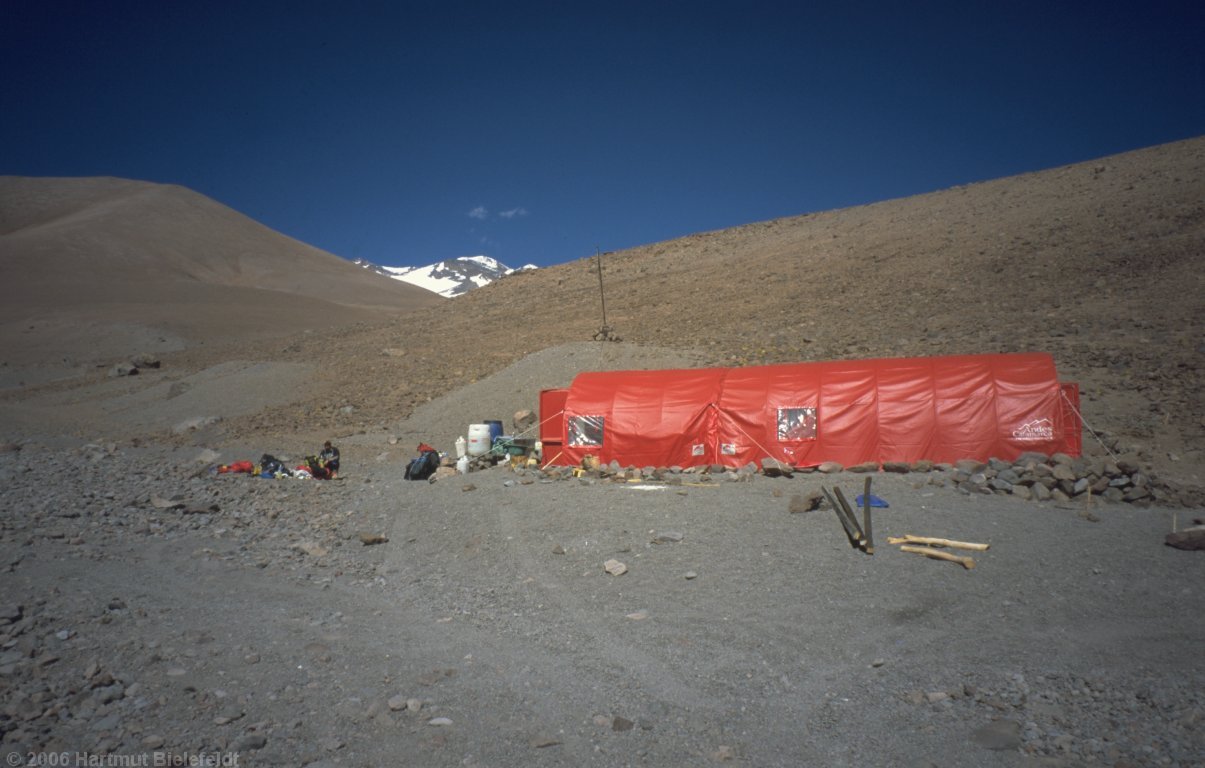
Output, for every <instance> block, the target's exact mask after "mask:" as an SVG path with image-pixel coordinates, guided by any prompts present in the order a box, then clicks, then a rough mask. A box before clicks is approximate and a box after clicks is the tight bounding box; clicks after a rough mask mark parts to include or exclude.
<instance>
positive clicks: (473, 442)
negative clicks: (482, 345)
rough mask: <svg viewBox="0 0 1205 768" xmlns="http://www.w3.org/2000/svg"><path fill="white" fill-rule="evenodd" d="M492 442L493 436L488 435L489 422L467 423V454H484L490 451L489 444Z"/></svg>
mask: <svg viewBox="0 0 1205 768" xmlns="http://www.w3.org/2000/svg"><path fill="white" fill-rule="evenodd" d="M492 443H493V438H492V436H491V435H490V425H489V424H470V425H469V446H468V448H469V455H470V456H484V455H485V454H487V453H489V452H490V446H491V444H492Z"/></svg>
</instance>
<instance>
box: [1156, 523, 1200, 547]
mask: <svg viewBox="0 0 1205 768" xmlns="http://www.w3.org/2000/svg"><path fill="white" fill-rule="evenodd" d="M1163 543H1164V544H1166V545H1167V546H1169V547H1174V548H1176V549H1184V550H1188V551H1197V552H1199V551H1202V550H1205V527H1202V528H1185V529H1184V530H1182V531H1177V532H1176V533H1169V534H1167V537H1166V538H1165V539H1164V540H1163Z"/></svg>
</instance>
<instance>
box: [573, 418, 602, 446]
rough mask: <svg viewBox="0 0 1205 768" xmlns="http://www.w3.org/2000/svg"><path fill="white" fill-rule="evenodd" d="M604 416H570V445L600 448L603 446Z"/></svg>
mask: <svg viewBox="0 0 1205 768" xmlns="http://www.w3.org/2000/svg"><path fill="white" fill-rule="evenodd" d="M605 420H606V419H605V417H603V416H570V417H569V445H575V446H599V445H602V444H603V424H604V422H605Z"/></svg>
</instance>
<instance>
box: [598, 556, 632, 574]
mask: <svg viewBox="0 0 1205 768" xmlns="http://www.w3.org/2000/svg"><path fill="white" fill-rule="evenodd" d="M603 570H605V571H606V572H607V573H609V574H611V575H612V576H622V575H624V574H625V573H627V572H628V567H627V566H626V565H624V564H623V563H621V562H619V561H618V560H615V559H611V560H608V561H607V562H605V563H603Z"/></svg>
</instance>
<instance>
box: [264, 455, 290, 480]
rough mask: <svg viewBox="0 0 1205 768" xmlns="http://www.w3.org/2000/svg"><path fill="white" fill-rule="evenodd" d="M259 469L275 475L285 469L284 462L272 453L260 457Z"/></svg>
mask: <svg viewBox="0 0 1205 768" xmlns="http://www.w3.org/2000/svg"><path fill="white" fill-rule="evenodd" d="M259 471H260V472H266V473H268V474H270V475H275V474H278V473H280V472H284V471H285V465H284V463H283V462H282V461H281V460H280V459H278V458H276V457H275V456H273V455H272V454H270V453H265V454H264V455H263V456H260V457H259Z"/></svg>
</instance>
